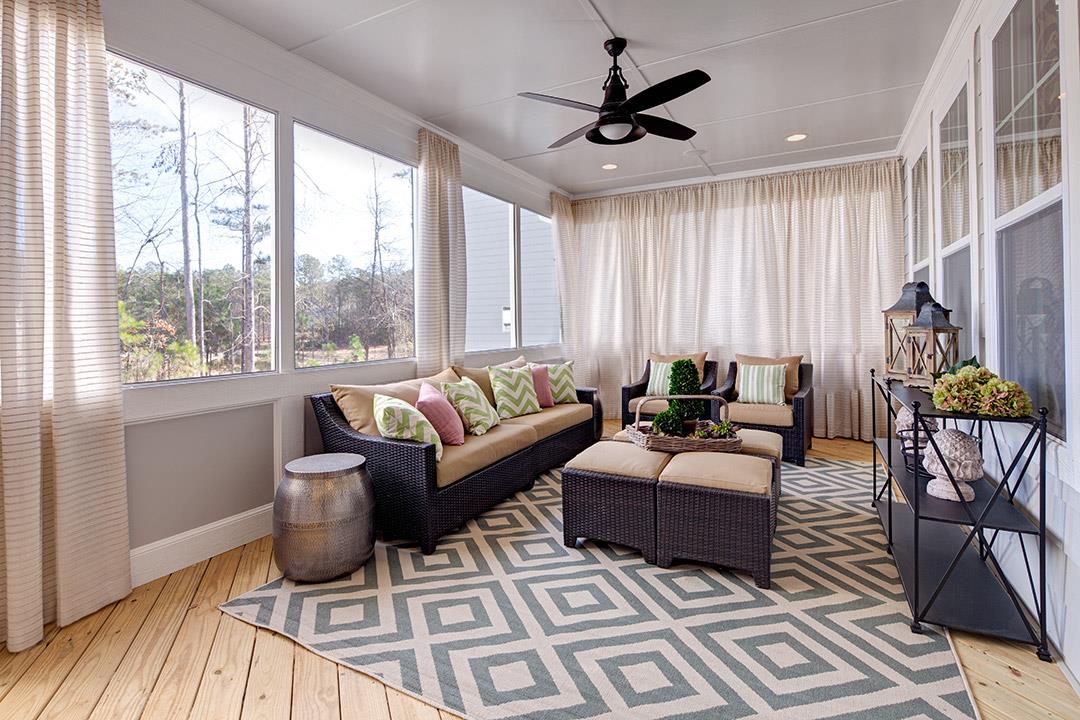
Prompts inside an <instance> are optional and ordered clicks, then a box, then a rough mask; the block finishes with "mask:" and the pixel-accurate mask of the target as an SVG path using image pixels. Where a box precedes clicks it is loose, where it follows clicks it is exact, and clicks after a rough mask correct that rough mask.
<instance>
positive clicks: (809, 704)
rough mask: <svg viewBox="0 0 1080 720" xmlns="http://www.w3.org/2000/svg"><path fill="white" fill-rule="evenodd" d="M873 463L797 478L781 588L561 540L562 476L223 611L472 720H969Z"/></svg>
mask: <svg viewBox="0 0 1080 720" xmlns="http://www.w3.org/2000/svg"><path fill="white" fill-rule="evenodd" d="M868 475H869V468H868V467H867V466H866V464H865V463H855V462H840V461H824V460H818V459H810V460H807V464H806V467H805V468H798V467H795V466H792V465H785V466H784V470H783V482H784V496H783V498H782V499H781V505H780V519H779V522H778V527H777V531H776V538H775V541H774V545H773V571H772V583H773V589H772V590H759V589H758V588H756V587H755V586H754V583H753V581H752V580H751V579H750V578H749V577H748V576H745V575H742V574H738V573H733V572H729V571H725V570H720V569H716V568H710V567H705V566H701V565H694V564H686V565H677V566H674V567H672V568H670V569H667V570H664V569H661V568H658V567H655V566H652V565H648V564H646V563H645V562H643V561H642V559H641V556H640V555H639V554H638V553H637V552H635V551H632V550H629V549H627V548H622V547H617V546H607V545H600V544H592V543H587V544H586V545H585V546H584V547H583V548H580V549H573V548H567V547H564V546H563V544H562V516H561V487H560V484H559V477H560V476H559V473H558V471H553V472H549V473H545V474H544V475H542V476H541V477H540V478H539V479H538V480H537V482H536V485H535V487H534V488H533V489H532V490H531V491H529V492H525V493H519V494H518V495H517V496H515V497H514V498H512V499H511V500H509V501H507V502H505V503H503V504H501V505H499V506H498V507H495V508H493V509H492V510H490V511H489V512H487V513H486V514H484V515H483V516H482V517H480V518H477V519H476V520H473V521H471V522H470V523H469V524H468V525H467V526H466V527H465V528H463V530H462V532H460V533H458V534H456V535H453V536H449V537H446V538H443V539H442V540H441V541H440V543H439V547H438V551H437V552H436V553H435V554H434V555H429V556H424V555H422V554H420V552H419V551H418V550H417V549H415V547H414V546H411V545H393V544H390V545H387V544H382V543H379V544H378V545H377V547H376V550H375V556H374V557H373V558H372V560H371V561H370V562H369V563H368V564H367V565H366V566H365V567H363V568H361V569H360V570H358V571H357V572H356V573H354V574H353V575H352V576H350V577H343V578H340V579H338V580H335V581H333V582H328V583H321V584H314V585H310V584H296V583H293V582H290V581H287V580H277V581H275V582H272V583H269V584H267V585H265V586H263V587H261V588H259V589H257V590H254V591H252V592H250V593H246V594H245V595H242V596H241V597H238V598H236V599H234V600H231V601H229V602H228V603H226V604H225V605H223V606H222V609H223V610H224V611H225V612H227V613H229V614H231V615H233V616H235V617H237V618H240V619H241V620H245V621H247V622H250V623H253V624H255V625H258V626H260V627H265V628H269V629H271V630H274V631H276V632H279V633H282V634H284V635H286V636H288V637H290V638H292V639H293V640H295V641H297V642H299V643H301V644H303V645H305V646H306V647H308V648H311V649H312V650H313V651H315V652H317V653H319V654H320V655H323V656H325V657H327V658H329V659H331V660H334V661H335V662H338V663H341V664H343V665H347V666H349V667H352V668H355V669H357V670H359V671H361V672H364V673H367V674H369V675H373V676H375V677H377V678H378V679H380V680H382V681H383V682H385V683H387V684H388V685H392V686H393V687H396V688H398V689H401V690H404V691H405V692H408V693H410V694H412V695H415V696H416V697H419V698H421V699H422V700H424V701H426V702H428V703H431V704H432V705H436V706H439V707H443V708H446V709H448V710H451V711H453V712H455V713H457V714H459V715H463V716H466V717H469V718H476V719H477V720H496V719H498V720H502V719H504V718H522V719H524V718H530V719H535V720H576V719H577V718H601V719H603V720H636V719H638V718H640V719H642V720H654V719H656V718H680V719H685V720H689V719H690V718H700V719H702V720H705V719H706V718H707V719H708V720H720V719H721V718H746V717H768V718H777V719H778V720H780V719H790V720H810V719H813V718H835V719H837V720H839V719H841V718H843V719H845V720H849V719H852V720H853V719H854V718H867V719H870V718H872V719H874V720H879V719H888V720H900V719H901V718H922V719H927V720H930V719H933V720H944V719H946V718H973V717H975V711H974V710H973V706H972V703H971V700H970V697H969V695H968V692H967V690H966V688H965V684H964V680H963V677H962V675H961V673H960V670H959V668H958V667H957V663H956V659H955V657H954V655H953V653H952V651H951V649H950V646H949V642H948V639H947V638H946V636H945V635H944V634H942V633H940V632H932V631H928V632H927V633H926V634H923V635H915V634H912V633H911V631H910V630H909V629H908V623H909V616H908V609H907V605H906V603H905V601H904V599H903V595H902V592H901V588H900V584H899V581H898V579H897V575H896V569H895V567H894V566H893V564H892V561H891V560H890V558H889V557H888V555H886V554H885V552H884V551H883V550H882V542H883V539H884V538H883V536H882V533H881V528H880V525H879V524H878V520H877V518H876V516H875V515H873V514H871V513H872V512H873V511H872V510H871V509H870V508H869V503H868V498H869V495H870V479H869V477H868Z"/></svg>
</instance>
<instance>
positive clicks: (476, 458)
mask: <svg viewBox="0 0 1080 720" xmlns="http://www.w3.org/2000/svg"><path fill="white" fill-rule="evenodd" d="M535 442H536V431H535V430H533V429H532V428H531V427H527V426H524V425H505V424H502V425H496V426H495V427H493V428H491V429H490V430H488V431H487V432H486V433H484V434H483V435H466V436H465V444H464V445H444V446H443V456H442V460H440V461H439V464H438V465H437V466H436V471H435V484H436V485H438V486H439V487H446V486H447V485H450V484H452V483H455V482H457V481H458V480H460V479H461V478H463V477H465V476H466V475H472V474H473V473H474V472H476V471H477V470H483V469H484V468H486V467H487V466H488V465H491V464H492V463H495V462H498V461H499V460H502V459H503V458H504V457H507V456H510V455H513V454H514V453H516V452H518V451H519V450H524V449H525V448H527V447H529V446H530V445H532V444H533V443H535ZM448 451H449V452H448Z"/></svg>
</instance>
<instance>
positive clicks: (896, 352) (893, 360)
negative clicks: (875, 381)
mask: <svg viewBox="0 0 1080 720" xmlns="http://www.w3.org/2000/svg"><path fill="white" fill-rule="evenodd" d="M932 302H934V298H933V297H932V296H931V295H930V286H929V285H927V284H926V283H924V282H909V283H907V284H905V285H904V289H903V291H902V292H901V293H900V299H899V300H897V301H896V304H895V305H893V306H892V307H890V308H887V309H885V310H882V311H881V312H882V315H884V316H885V377H887V378H897V379H900V380H907V379H908V370H909V369H910V368H911V366H912V364H913V359H912V358H911V357H910V355H909V351H910V346H909V344H908V342H907V340H906V337H907V328H908V326H909V325H911V324H912V323H914V322H915V320H916V318H918V317H919V311H920V310H922V308H923V306H924V305H927V304H929V303H932Z"/></svg>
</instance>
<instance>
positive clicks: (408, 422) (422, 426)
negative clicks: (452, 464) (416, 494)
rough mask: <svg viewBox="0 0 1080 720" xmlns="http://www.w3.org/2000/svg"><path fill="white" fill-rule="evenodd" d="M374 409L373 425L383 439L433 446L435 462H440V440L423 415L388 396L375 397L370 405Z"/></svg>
mask: <svg viewBox="0 0 1080 720" xmlns="http://www.w3.org/2000/svg"><path fill="white" fill-rule="evenodd" d="M372 404H373V405H374V407H375V425H376V427H378V428H379V434H380V435H382V436H383V437H385V438H396V439H398V440H415V441H416V442H421V443H433V444H434V445H435V461H436V462H438V461H439V460H442V450H443V448H442V440H440V439H439V433H437V432H435V426H434V425H432V424H431V421H430V420H428V419H427V418H426V417H424V413H422V412H420V411H419V410H417V409H416V408H414V407H413V406H412V405H410V404H409V403H407V402H405V401H404V400H399V399H398V398H395V397H390V396H389V395H378V394H376V395H375V398H374V401H373V403H372Z"/></svg>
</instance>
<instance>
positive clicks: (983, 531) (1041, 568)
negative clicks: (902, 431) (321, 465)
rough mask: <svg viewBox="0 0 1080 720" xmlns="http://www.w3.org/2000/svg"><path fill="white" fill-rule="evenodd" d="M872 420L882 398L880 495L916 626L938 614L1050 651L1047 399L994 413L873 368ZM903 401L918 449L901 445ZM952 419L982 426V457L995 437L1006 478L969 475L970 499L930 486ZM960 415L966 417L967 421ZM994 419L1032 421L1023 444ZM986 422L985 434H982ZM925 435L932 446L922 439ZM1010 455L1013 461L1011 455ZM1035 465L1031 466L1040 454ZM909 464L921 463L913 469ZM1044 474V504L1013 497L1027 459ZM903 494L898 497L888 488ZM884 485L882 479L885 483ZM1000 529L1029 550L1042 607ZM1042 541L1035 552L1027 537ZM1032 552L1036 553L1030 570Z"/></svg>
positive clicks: (947, 623)
mask: <svg viewBox="0 0 1080 720" xmlns="http://www.w3.org/2000/svg"><path fill="white" fill-rule="evenodd" d="M870 389H871V421H872V422H873V424H874V426H875V427H877V424H878V419H879V416H878V411H879V402H880V401H883V402H881V404H883V405H884V407H885V415H884V418H883V419H884V420H885V425H886V427H887V428H888V435H887V437H884V438H880V437H879V438H876V439H875V440H874V452H873V454H874V457H873V465H874V467H873V476H874V486H873V504H874V505H875V507H876V508H877V511H878V517H879V518H880V520H881V526H882V528H883V529H884V530H885V538H886V544H887V546H888V548H889V551H890V552H891V553H892V556H893V562H895V564H896V569H897V572H898V573H899V574H900V580H901V583H902V585H903V587H904V595H905V596H906V598H907V601H908V607H909V608H910V609H911V629H912V632H921V631H922V623H924V622H927V623H932V624H935V625H942V626H944V627H950V628H956V629H958V630H966V631H968V632H973V633H979V634H983V635H991V636H994V637H1000V638H1005V639H1008V640H1014V641H1017V642H1023V643H1030V644H1032V645H1034V646H1035V647H1036V654H1037V655H1038V657H1039V658H1040V659H1042V660H1047V661H1049V660H1050V659H1051V656H1050V651H1049V643H1048V641H1047V635H1046V520H1045V517H1046V415H1047V411H1046V408H1040V409H1039V413H1038V416H1027V417H1017V418H999V417H991V416H987V415H972V414H965V413H953V412H946V411H942V410H937V409H936V408H934V403H933V398H931V397H930V395H929V394H927V393H926V392H925V391H923V390H920V389H918V388H911V387H905V386H904V385H902V384H901V383H899V382H897V381H895V380H882V379H880V378H878V377H876V375H875V372H874V371H873V370H871V371H870ZM896 403H900V404H902V405H904V406H906V407H907V408H908V409H909V410H911V413H912V419H913V422H914V425H913V429H912V432H911V434H910V436H905V440H906V441H908V442H910V443H911V445H912V447H913V452H912V457H911V458H907V457H905V456H904V454H903V452H902V451H901V442H900V441H899V440H898V439H897V438H896V437H895V436H894V435H893V423H894V421H895V420H896V416H897V406H896ZM949 420H952V421H954V422H953V423H952V425H953V426H954V427H956V428H960V427H964V428H965V429H966V430H967V432H970V433H972V434H974V435H976V436H977V437H978V438H979V439H980V442H981V443H982V447H983V457H984V458H987V457H988V456H987V453H988V452H989V449H990V448H991V447H992V450H993V456H994V457H995V458H996V460H997V466H998V467H1000V470H1001V478H1000V479H994V478H991V477H989V476H987V475H984V476H983V478H982V479H980V480H979V481H977V482H973V483H971V484H970V487H971V488H972V490H974V491H975V499H974V500H972V501H971V502H966V503H965V502H952V501H949V500H943V499H941V498H936V497H933V496H932V495H929V494H928V493H927V492H926V483H927V481H929V480H930V479H931V477H932V476H931V475H930V473H929V472H927V471H926V470H925V468H924V467H923V464H922V460H923V458H924V457H925V456H926V455H927V454H929V453H937V454H938V458H939V459H940V460H942V463H943V464H944V459H943V458H942V456H941V451H940V449H939V448H938V446H937V444H936V442H934V440H933V437H932V433H933V431H934V427H933V425H934V421H944V422H939V423H938V425H939V426H947V425H949V423H948V421H949ZM961 422H963V423H965V425H963V426H962V425H961ZM997 423H1011V424H1014V425H1017V424H1019V425H1021V426H1026V427H1027V431H1026V439H1025V440H1024V442H1023V443H1022V444H1021V445H1020V446H1019V449H1017V450H1015V451H1010V450H1009V449H1008V448H1006V450H1005V451H1003V450H1002V446H1001V444H1000V442H999V439H998V434H997V433H996V432H995V431H994V425H995V424H997ZM984 428H986V429H988V437H987V436H986V435H984ZM924 439H926V440H928V441H929V442H928V444H927V445H926V447H920V444H921V443H920V441H922V440H924ZM879 457H880V458H881V461H882V463H883V464H884V465H885V478H884V481H883V482H882V483H881V484H880V485H879V483H878V479H879V478H878V475H879V468H878V465H879V463H878V458H879ZM1010 458H1011V461H1010ZM1035 460H1038V462H1037V465H1035V466H1034V467H1033V466H1032V463H1033V461H1035ZM909 468H918V471H917V472H916V471H914V470H912V469H909ZM1029 468H1032V473H1033V474H1036V475H1037V481H1038V487H1037V488H1036V489H1035V491H1036V492H1037V493H1038V494H1037V499H1038V510H1037V511H1036V512H1035V517H1034V519H1032V518H1031V517H1029V516H1028V515H1027V513H1026V512H1025V510H1024V509H1021V508H1020V507H1018V506H1017V505H1014V504H1013V501H1014V499H1015V497H1016V493H1017V491H1018V490H1019V488H1020V487H1021V485H1022V484H1023V482H1024V479H1025V477H1026V476H1027V472H1028V469H1029ZM945 472H946V476H947V479H948V480H949V481H950V482H953V483H954V484H955V482H956V480H955V478H954V476H953V475H952V472H951V471H950V470H949V469H948V467H945ZM893 487H895V488H896V489H897V490H898V491H899V494H900V495H902V496H903V500H904V501H903V503H901V502H899V501H896V500H894V497H893V495H894V493H893V492H891V491H890V488H893ZM879 488H880V489H879ZM1001 533H1012V534H1014V535H1013V537H1014V538H1015V539H1016V541H1017V542H1018V543H1019V544H1020V549H1021V550H1022V551H1023V558H1024V564H1025V566H1026V569H1027V576H1028V578H1027V579H1028V581H1029V583H1030V587H1031V594H1032V597H1033V598H1034V603H1035V607H1034V608H1033V610H1032V616H1031V619H1029V615H1028V613H1027V611H1026V609H1025V608H1024V606H1023V604H1022V601H1021V599H1020V596H1019V595H1018V594H1017V592H1016V590H1015V589H1014V587H1013V585H1012V584H1011V583H1010V581H1009V578H1008V577H1006V576H1005V574H1004V571H1003V570H1002V569H1001V564H1000V563H999V562H998V559H997V556H996V554H995V552H994V544H995V542H996V540H997V539H998V536H999V535H1000V534H1001ZM1031 544H1034V545H1035V546H1036V550H1035V552H1034V554H1032V555H1031V557H1030V558H1029V551H1028V549H1027V548H1028V547H1030V545H1031ZM1032 560H1034V561H1035V562H1037V568H1036V570H1034V571H1033V569H1032Z"/></svg>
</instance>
